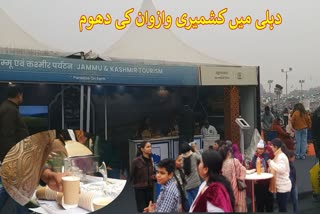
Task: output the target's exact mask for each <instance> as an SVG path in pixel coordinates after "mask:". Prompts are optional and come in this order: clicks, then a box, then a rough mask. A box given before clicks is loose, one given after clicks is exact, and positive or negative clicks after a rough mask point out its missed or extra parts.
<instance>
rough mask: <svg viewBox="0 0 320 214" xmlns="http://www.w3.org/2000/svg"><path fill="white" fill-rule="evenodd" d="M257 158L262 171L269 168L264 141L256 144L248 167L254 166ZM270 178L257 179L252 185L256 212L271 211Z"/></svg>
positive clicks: (252, 167)
mask: <svg viewBox="0 0 320 214" xmlns="http://www.w3.org/2000/svg"><path fill="white" fill-rule="evenodd" d="M257 158H260V160H261V166H262V167H263V168H264V171H265V172H267V171H268V169H269V165H268V160H269V159H270V158H269V154H268V153H267V152H266V150H265V143H264V141H263V140H260V141H259V143H258V144H257V150H256V153H255V154H254V156H253V158H252V160H251V162H250V166H249V169H255V168H256V162H257ZM269 184H270V180H268V179H266V180H259V181H257V182H256V184H255V187H254V194H255V197H256V198H255V199H256V207H257V212H273V194H272V193H271V192H270V191H269Z"/></svg>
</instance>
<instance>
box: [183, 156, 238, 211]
mask: <svg viewBox="0 0 320 214" xmlns="http://www.w3.org/2000/svg"><path fill="white" fill-rule="evenodd" d="M222 163H223V159H222V157H221V155H220V154H219V152H217V151H213V150H206V151H205V152H203V153H202V158H201V161H200V163H199V165H198V173H199V175H200V177H201V178H202V179H203V182H202V184H201V186H200V188H199V192H198V194H197V197H196V199H195V200H194V202H193V203H192V205H191V208H190V210H189V212H233V210H234V209H233V207H234V196H233V191H232V189H231V185H230V182H229V181H228V180H227V179H226V178H225V177H224V176H223V175H221V168H222Z"/></svg>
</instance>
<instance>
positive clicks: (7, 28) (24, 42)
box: [0, 8, 50, 50]
mask: <svg viewBox="0 0 320 214" xmlns="http://www.w3.org/2000/svg"><path fill="white" fill-rule="evenodd" d="M0 26H1V28H2V31H1V36H0V47H2V48H19V49H29V50H50V48H49V47H47V46H46V45H44V44H41V43H40V42H38V41H37V40H36V39H34V38H33V37H32V36H30V35H29V34H28V33H26V32H25V31H24V30H23V29H21V27H20V26H18V25H17V24H16V23H15V22H14V21H13V20H12V19H11V18H10V17H9V16H8V15H7V14H6V13H5V12H4V11H3V10H2V9H1V8H0Z"/></svg>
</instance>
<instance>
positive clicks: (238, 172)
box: [219, 145, 247, 212]
mask: <svg viewBox="0 0 320 214" xmlns="http://www.w3.org/2000/svg"><path fill="white" fill-rule="evenodd" d="M219 152H220V154H221V157H222V158H223V165H222V175H223V176H225V177H226V178H227V179H228V181H229V182H230V183H231V188H232V190H233V194H234V198H235V205H234V211H235V212H247V203H246V191H245V190H239V189H238V185H237V179H240V180H243V181H244V178H245V176H246V168H245V167H244V166H243V165H242V164H241V163H240V162H239V160H238V159H236V158H232V153H231V147H230V146H228V145H222V146H221V147H220V148H219Z"/></svg>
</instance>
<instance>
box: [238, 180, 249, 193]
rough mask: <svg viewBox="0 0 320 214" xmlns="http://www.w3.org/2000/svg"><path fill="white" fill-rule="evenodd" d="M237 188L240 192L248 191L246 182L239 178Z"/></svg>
mask: <svg viewBox="0 0 320 214" xmlns="http://www.w3.org/2000/svg"><path fill="white" fill-rule="evenodd" d="M237 186H238V190H240V191H242V190H245V189H247V185H246V182H245V181H243V180H241V179H239V178H237Z"/></svg>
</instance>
